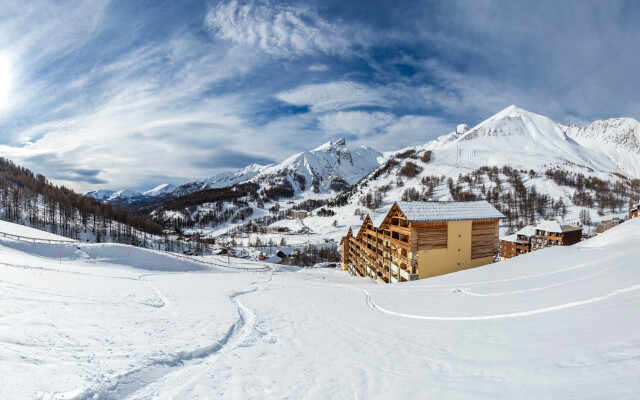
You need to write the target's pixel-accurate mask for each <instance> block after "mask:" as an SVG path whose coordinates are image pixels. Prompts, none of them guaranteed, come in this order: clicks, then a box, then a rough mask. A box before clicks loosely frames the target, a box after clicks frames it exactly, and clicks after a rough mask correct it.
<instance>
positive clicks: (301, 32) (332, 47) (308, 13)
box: [205, 0, 351, 57]
mask: <svg viewBox="0 0 640 400" xmlns="http://www.w3.org/2000/svg"><path fill="white" fill-rule="evenodd" d="M205 21H206V25H207V27H208V28H209V30H210V31H211V34H212V35H213V36H214V38H216V39H220V40H228V41H231V42H233V43H236V44H244V45H252V46H258V47H259V48H261V49H262V50H264V51H265V52H266V53H268V54H271V55H274V56H284V57H293V56H299V55H308V54H314V53H316V52H318V51H321V52H328V53H334V52H341V51H344V50H345V49H346V48H348V47H349V46H350V45H351V41H350V40H348V39H347V38H346V37H345V36H346V35H345V34H344V30H345V27H343V26H342V25H341V24H339V23H335V22H329V21H327V20H325V19H324V18H322V17H321V16H320V15H319V14H318V13H317V12H316V10H315V9H314V8H311V7H307V6H304V5H295V6H294V5H284V4H277V3H274V2H268V1H249V2H246V3H244V4H240V3H239V2H238V1H236V0H232V1H229V2H220V3H218V4H215V5H213V6H212V7H211V9H210V10H209V12H208V13H207V17H206V20H205Z"/></svg>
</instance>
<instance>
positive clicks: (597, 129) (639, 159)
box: [562, 118, 640, 177]
mask: <svg viewBox="0 0 640 400" xmlns="http://www.w3.org/2000/svg"><path fill="white" fill-rule="evenodd" d="M562 128H563V130H564V131H565V133H566V134H567V136H568V137H570V138H571V139H573V140H575V141H576V142H577V143H578V144H580V145H581V146H584V147H586V148H589V149H592V150H595V151H599V152H602V153H604V154H605V155H606V156H607V157H608V158H609V159H610V160H611V162H612V163H614V164H615V165H616V166H617V167H618V168H620V170H622V171H623V172H624V173H625V174H626V175H631V176H635V177H638V176H640V156H639V155H640V123H638V121H636V120H635V119H632V118H612V119H608V120H599V121H595V122H594V123H592V124H590V125H587V126H575V125H570V126H563V127H562Z"/></svg>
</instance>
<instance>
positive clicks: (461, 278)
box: [0, 219, 640, 399]
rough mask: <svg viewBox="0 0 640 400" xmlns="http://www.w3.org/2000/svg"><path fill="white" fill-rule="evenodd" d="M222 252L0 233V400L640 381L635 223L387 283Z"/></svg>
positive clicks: (337, 393)
mask: <svg viewBox="0 0 640 400" xmlns="http://www.w3.org/2000/svg"><path fill="white" fill-rule="evenodd" d="M14 228H15V229H21V228H19V227H15V226H14ZM3 229H11V226H9V225H5V226H4V227H3ZM23 233H24V232H23ZM61 251H62V257H60V254H61V253H60V252H61ZM226 259H227V258H226V257H224V258H222V257H220V258H216V259H212V258H211V257H205V258H200V260H201V261H202V262H194V261H191V260H186V259H184V258H183V257H178V256H177V255H175V254H174V255H171V254H168V253H160V252H154V251H150V250H143V249H139V248H130V247H127V246H122V245H114V244H102V245H90V244H80V245H78V246H76V245H73V244H48V243H33V242H29V241H22V242H20V241H17V240H13V239H6V238H2V237H0V381H1V384H0V398H2V399H22V398H27V399H29V398H37V399H111V398H113V399H115V398H118V399H119V398H132V399H151V398H154V399H156V398H159V399H163V398H178V399H193V398H201V399H204V398H225V399H229V398H256V399H264V398H267V399H268V398H274V399H282V398H294V399H302V398H309V399H324V398H335V399H353V398H367V399H370V398H379V399H390V398H447V399H450V398H461V399H468V398H481V399H496V398H532V399H540V398H562V399H578V398H580V399H585V398H586V399H602V398H637V396H638V394H639V393H640V379H638V376H640V335H638V332H640V314H638V309H640V272H639V270H638V266H639V262H638V260H639V259H640V219H636V220H632V221H630V222H627V223H624V224H622V225H620V226H619V227H616V228H613V229H611V230H610V231H607V232H605V233H604V234H603V235H600V236H598V237H596V238H593V239H590V240H588V241H585V242H583V243H581V244H580V245H576V246H573V247H564V248H561V247H555V248H551V249H547V250H541V251H538V252H535V253H531V254H528V255H524V256H520V257H518V258H515V259H512V260H510V261H505V262H501V263H497V264H493V265H490V266H486V267H481V268H477V269H473V270H467V271H462V272H459V273H455V274H451V275H447V276H442V277H437V278H432V279H428V280H423V281H418V282H411V283H402V284H392V285H377V284H373V283H372V282H371V281H370V280H367V279H365V278H355V277H350V276H348V275H347V274H346V273H345V272H342V271H336V270H333V269H297V268H291V267H289V268H284V267H279V266H275V265H272V264H258V263H250V262H247V261H245V260H235V261H233V259H231V260H232V263H231V265H226V264H225V263H224V261H225V260H226ZM229 267H235V268H229ZM236 268H244V269H236ZM250 268H261V270H254V271H251V270H247V269H250Z"/></svg>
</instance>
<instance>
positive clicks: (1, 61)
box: [0, 54, 11, 102]
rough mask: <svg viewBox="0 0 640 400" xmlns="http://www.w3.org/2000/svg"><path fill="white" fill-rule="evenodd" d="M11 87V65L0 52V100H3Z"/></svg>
mask: <svg viewBox="0 0 640 400" xmlns="http://www.w3.org/2000/svg"><path fill="white" fill-rule="evenodd" d="M9 89H11V67H10V65H9V61H8V60H7V59H6V58H5V57H4V56H2V55H1V54H0V102H1V101H3V100H5V99H6V97H7V95H8V94H9Z"/></svg>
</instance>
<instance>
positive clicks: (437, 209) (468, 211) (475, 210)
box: [397, 200, 504, 222]
mask: <svg viewBox="0 0 640 400" xmlns="http://www.w3.org/2000/svg"><path fill="white" fill-rule="evenodd" d="M397 204H398V206H399V207H400V210H402V213H403V214H404V216H405V217H406V218H407V220H408V221H420V222H426V221H458V220H477V219H501V218H504V215H502V213H501V212H500V211H498V210H496V209H495V207H493V206H492V205H491V204H489V203H488V202H486V201H484V200H482V201H464V202H457V201H446V202H445V201H399V202H397Z"/></svg>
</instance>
